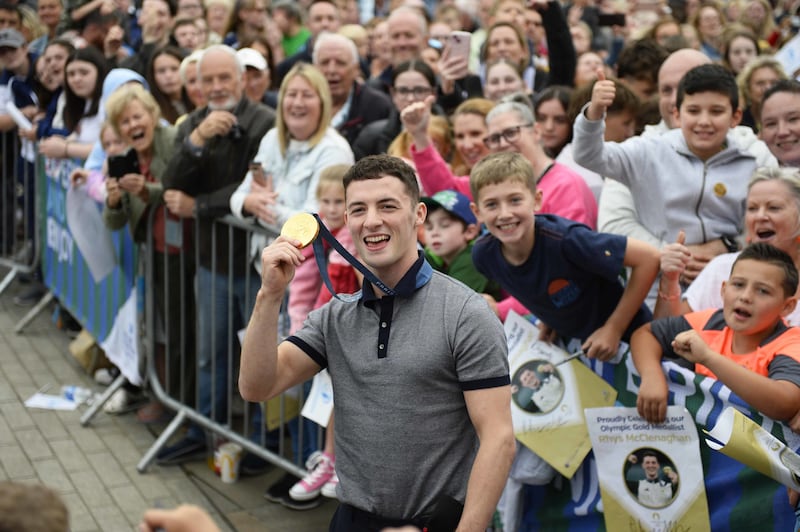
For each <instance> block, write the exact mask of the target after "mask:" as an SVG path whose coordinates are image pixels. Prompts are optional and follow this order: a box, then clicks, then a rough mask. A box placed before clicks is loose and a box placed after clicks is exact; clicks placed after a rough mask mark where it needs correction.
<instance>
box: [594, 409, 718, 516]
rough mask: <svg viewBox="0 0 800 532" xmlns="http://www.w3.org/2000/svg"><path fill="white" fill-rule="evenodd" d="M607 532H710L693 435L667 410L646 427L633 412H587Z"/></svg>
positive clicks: (690, 426) (682, 413)
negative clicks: (660, 420) (662, 418)
mask: <svg viewBox="0 0 800 532" xmlns="http://www.w3.org/2000/svg"><path fill="white" fill-rule="evenodd" d="M585 413H586V422H587V424H588V427H589V434H590V436H591V439H592V448H593V450H594V456H595V459H596V460H597V468H598V475H599V479H600V493H601V495H602V499H603V516H604V518H605V523H606V529H608V530H642V531H650V532H667V531H670V530H695V531H698V532H700V531H704V530H710V521H709V517H708V504H707V502H706V493H705V487H704V484H703V470H702V469H701V468H698V467H697V464H698V463H700V451H699V448H698V444H699V441H698V438H697V429H696V428H695V425H694V420H693V419H692V417H691V415H690V414H689V412H688V411H687V410H686V409H685V408H683V407H680V406H670V407H668V408H667V419H666V421H665V422H664V423H662V424H661V425H651V424H650V423H648V422H647V421H646V420H645V419H644V418H642V417H641V416H640V415H639V414H638V413H637V411H636V409H635V408H622V407H610V408H587V409H586V411H585Z"/></svg>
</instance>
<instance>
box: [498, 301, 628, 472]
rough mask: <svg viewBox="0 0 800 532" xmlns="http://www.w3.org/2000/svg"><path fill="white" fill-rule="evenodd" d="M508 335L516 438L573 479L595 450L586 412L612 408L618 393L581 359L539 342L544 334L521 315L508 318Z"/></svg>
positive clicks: (512, 314)
mask: <svg viewBox="0 0 800 532" xmlns="http://www.w3.org/2000/svg"><path fill="white" fill-rule="evenodd" d="M505 330H506V338H507V340H508V361H509V370H510V372H511V392H512V397H511V416H512V419H513V423H514V435H515V436H516V437H517V440H519V441H520V442H521V443H522V444H524V445H525V446H526V447H527V448H529V449H530V450H531V451H533V452H534V453H535V454H536V455H538V456H539V457H541V458H542V459H543V460H545V461H546V462H547V463H548V464H550V465H551V466H552V467H553V468H554V469H555V470H556V471H558V472H559V473H561V474H562V475H564V476H565V477H567V478H571V477H572V476H573V475H574V474H575V472H576V471H577V470H578V467H579V466H580V464H581V462H583V459H584V458H586V455H587V454H589V451H590V450H591V442H590V441H589V433H588V431H587V429H586V423H585V422H584V418H583V410H584V408H587V407H593V406H607V405H613V404H614V400H615V399H616V396H617V393H616V391H614V389H613V388H612V387H611V386H609V385H608V383H606V382H605V381H603V379H601V378H600V377H598V376H597V375H596V374H595V373H593V372H592V371H591V370H590V369H589V368H587V367H586V366H585V365H584V364H582V363H581V362H580V360H578V359H577V358H574V357H573V358H570V355H569V354H568V353H567V352H566V351H564V350H563V349H560V348H559V347H557V346H555V345H551V344H547V343H545V342H540V341H538V337H539V329H538V328H537V327H536V326H535V325H534V324H532V323H531V322H530V321H528V320H526V319H525V318H522V317H521V316H519V315H518V314H515V313H513V312H510V313H509V315H508V317H507V318H506V322H505Z"/></svg>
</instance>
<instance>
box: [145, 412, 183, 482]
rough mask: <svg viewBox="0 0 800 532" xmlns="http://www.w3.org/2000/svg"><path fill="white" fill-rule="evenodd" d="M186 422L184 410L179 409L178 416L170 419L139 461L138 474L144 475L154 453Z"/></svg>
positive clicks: (154, 455)
mask: <svg viewBox="0 0 800 532" xmlns="http://www.w3.org/2000/svg"><path fill="white" fill-rule="evenodd" d="M185 420H186V410H184V409H180V410H178V414H177V415H176V416H175V417H174V418H173V419H172V421H171V422H170V424H169V425H168V426H167V428H166V429H164V432H162V433H161V435H160V436H159V437H158V439H157V440H156V441H155V443H153V445H151V446H150V448H149V449H148V450H147V452H146V453H144V456H142V459H141V460H139V463H138V464H136V471H138V472H139V473H144V472H145V471H147V467H148V466H149V465H150V462H152V461H153V458H155V457H156V453H157V452H158V451H160V450H161V448H162V447H163V446H164V444H165V443H167V440H168V439H170V438H171V437H172V435H173V434H175V432H176V431H177V430H178V429H180V427H181V425H182V424H183V422H184V421H185Z"/></svg>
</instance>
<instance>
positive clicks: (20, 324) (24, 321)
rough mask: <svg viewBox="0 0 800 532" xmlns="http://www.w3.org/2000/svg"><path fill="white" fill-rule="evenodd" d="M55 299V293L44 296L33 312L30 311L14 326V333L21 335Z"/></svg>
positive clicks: (49, 292)
mask: <svg viewBox="0 0 800 532" xmlns="http://www.w3.org/2000/svg"><path fill="white" fill-rule="evenodd" d="M53 299H55V296H54V295H53V292H51V291H49V290H48V291H47V293H46V294H45V295H44V296H42V299H40V300H39V302H38V303H36V306H34V307H33V308H32V309H31V310H29V311H28V313H27V314H25V316H24V317H23V318H22V319H21V320H19V322H18V323H17V324H16V325H15V326H14V332H15V333H17V334H19V333H21V332H22V329H24V328H25V327H26V326H27V325H28V324H29V323H30V322H32V321H33V319H34V318H35V317H36V316H37V315H38V314H39V313H40V312H41V311H42V310H44V307H46V306H47V305H48V304H49V303H50V302H51V301H52V300H53Z"/></svg>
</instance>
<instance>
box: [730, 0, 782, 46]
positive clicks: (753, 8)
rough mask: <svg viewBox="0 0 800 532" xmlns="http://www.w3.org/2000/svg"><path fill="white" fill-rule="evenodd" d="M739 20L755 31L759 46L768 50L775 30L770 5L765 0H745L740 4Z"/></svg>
mask: <svg viewBox="0 0 800 532" xmlns="http://www.w3.org/2000/svg"><path fill="white" fill-rule="evenodd" d="M739 22H740V23H741V24H744V25H745V26H747V27H748V28H750V29H751V30H752V31H753V33H755V35H756V38H757V39H758V42H759V48H761V49H762V50H768V49H771V48H772V44H771V43H770V41H771V39H773V38H774V37H773V33H774V32H775V20H774V18H773V17H772V6H771V5H770V3H769V2H768V1H767V0H746V1H745V2H744V3H743V4H742V6H741V12H740V13H739Z"/></svg>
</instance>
